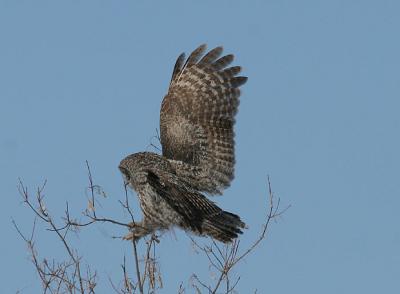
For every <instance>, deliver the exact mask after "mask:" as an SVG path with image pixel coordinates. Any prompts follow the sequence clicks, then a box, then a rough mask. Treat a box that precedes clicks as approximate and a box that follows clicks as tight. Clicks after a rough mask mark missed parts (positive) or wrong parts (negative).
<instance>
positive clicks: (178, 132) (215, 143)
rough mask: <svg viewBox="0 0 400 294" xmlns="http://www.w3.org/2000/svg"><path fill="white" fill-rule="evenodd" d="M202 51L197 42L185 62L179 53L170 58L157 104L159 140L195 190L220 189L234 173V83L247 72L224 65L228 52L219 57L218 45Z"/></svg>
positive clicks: (236, 85) (215, 191)
mask: <svg viewBox="0 0 400 294" xmlns="http://www.w3.org/2000/svg"><path fill="white" fill-rule="evenodd" d="M205 50H206V46H205V45H201V46H200V47H198V48H197V49H196V50H195V51H193V52H192V54H191V55H190V56H189V57H188V59H187V60H186V62H185V55H184V54H181V55H180V56H179V57H178V59H177V61H176V64H175V67H174V70H173V74H172V79H171V83H170V87H169V90H168V94H167V95H166V96H165V97H164V100H163V102H162V105H161V112H160V130H161V145H162V150H163V155H164V156H165V157H167V158H168V159H170V160H171V163H172V164H173V165H174V166H175V168H176V171H177V174H178V175H179V176H180V177H181V178H182V179H183V180H186V181H187V182H188V183H190V184H191V186H192V187H193V188H195V189H197V190H199V191H205V192H208V193H210V194H220V193H221V191H222V190H223V189H224V188H226V187H228V186H229V185H230V182H231V181H232V179H233V177H234V164H235V151H234V144H235V142H234V130H233V126H234V124H235V115H236V113H237V110H238V106H239V96H240V90H239V87H240V86H241V85H243V84H244V83H245V82H246V81H247V77H242V76H237V75H238V73H239V72H240V70H241V68H240V67H239V66H234V67H229V68H226V67H227V66H228V65H229V64H230V63H231V62H232V61H233V58H234V56H233V55H226V56H223V57H221V58H219V57H220V56H221V54H222V51H223V49H222V47H217V48H215V49H213V50H211V51H209V52H208V53H207V54H206V55H204V56H203V53H204V52H205ZM202 56H203V57H202ZM201 57H202V58H201Z"/></svg>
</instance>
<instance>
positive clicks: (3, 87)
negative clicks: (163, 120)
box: [0, 0, 400, 293]
mask: <svg viewBox="0 0 400 294" xmlns="http://www.w3.org/2000/svg"><path fill="white" fill-rule="evenodd" d="M399 13H400V4H399V2H398V1H281V0H280V1H252V2H250V1H241V2H239V1H228V0H224V1H201V3H200V2H199V1H146V2H144V1H141V2H139V1H34V2H33V1H6V0H3V1H1V2H0V40H1V41H0V44H1V46H0V178H1V179H2V181H1V185H0V194H1V196H2V199H3V203H2V205H1V206H0V212H1V213H0V215H1V231H2V235H3V236H2V238H1V239H2V241H1V242H0V252H2V254H1V260H2V262H1V266H0V276H1V277H2V278H1V280H2V283H0V292H1V293H15V292H16V291H17V290H21V291H22V292H21V293H38V292H39V289H40V288H39V286H40V285H39V281H38V278H37V276H36V273H35V272H34V269H33V266H32V265H31V264H30V261H29V256H28V253H27V250H26V247H25V245H24V244H23V242H22V240H21V239H20V238H19V236H18V235H17V233H16V232H15V230H14V228H13V227H12V224H11V218H14V219H15V220H16V221H17V222H18V224H20V226H21V228H22V229H23V230H24V232H29V231H30V228H31V225H32V220H33V216H32V214H31V213H30V212H29V211H28V210H27V209H26V208H25V207H24V206H23V205H22V204H21V199H20V198H19V195H18V192H17V183H18V178H19V177H20V178H22V179H23V181H24V183H25V184H26V185H27V186H28V187H29V189H30V191H33V190H34V189H35V187H37V186H39V185H41V184H42V183H43V181H44V180H45V179H47V181H48V184H47V188H46V201H47V205H48V208H49V210H50V211H52V212H53V214H55V215H61V214H62V212H63V210H64V207H65V203H66V201H68V202H69V204H70V209H71V210H72V211H73V213H75V214H76V215H79V211H80V210H82V209H83V208H85V206H86V198H85V188H86V187H87V185H88V183H87V175H86V169H85V160H88V161H89V162H90V165H91V167H92V172H93V176H94V179H95V181H96V183H97V184H99V185H101V186H102V187H103V189H104V190H105V191H106V193H107V195H108V197H107V198H106V199H104V201H102V204H103V208H102V211H103V212H104V214H107V215H109V216H114V217H116V218H124V217H125V219H126V217H127V216H126V215H123V213H122V211H121V210H120V208H119V206H118V199H121V198H122V197H123V187H122V178H121V175H120V173H119V171H118V168H117V166H118V163H119V161H120V160H121V159H122V158H123V157H124V156H126V155H127V154H129V153H133V152H137V151H143V150H146V149H148V145H149V142H150V140H151V138H152V136H154V135H155V134H156V131H155V130H156V128H158V123H159V117H158V114H159V107H160V103H161V100H162V97H163V95H164V94H165V93H166V90H167V87H168V83H169V80H170V75H171V71H172V68H173V65H174V62H175V59H176V57H177V56H178V55H179V54H180V53H181V52H182V51H186V52H189V51H190V50H192V49H194V48H195V47H196V46H198V45H199V44H201V43H208V44H209V47H210V48H211V47H213V46H217V45H224V47H225V52H227V53H235V55H236V64H238V65H241V66H243V68H244V74H245V75H247V76H248V77H249V81H248V83H247V84H246V85H245V86H244V87H243V95H242V99H241V105H240V111H239V114H238V117H237V124H236V134H237V135H236V150H237V153H236V157H237V165H236V178H235V180H234V182H233V184H232V186H231V187H230V188H229V189H228V190H226V192H225V194H224V196H223V197H219V198H214V200H216V201H217V203H218V204H220V205H221V206H222V207H224V208H225V209H227V210H230V211H232V212H235V213H238V214H240V215H241V217H242V218H243V219H244V220H245V221H246V223H247V224H248V225H249V229H248V230H247V231H246V232H245V234H244V235H243V237H242V242H243V244H245V245H246V244H250V243H251V241H252V240H254V239H255V238H256V236H257V234H258V232H259V230H260V228H261V224H262V222H263V215H264V212H265V211H264V210H265V197H266V193H267V185H266V178H267V175H270V177H271V182H272V188H273V190H274V192H275V194H276V196H279V197H280V198H281V204H282V205H283V206H285V205H289V204H290V205H291V206H292V207H291V208H290V209H289V210H288V211H287V212H286V213H285V214H284V215H283V217H281V218H280V219H279V220H278V221H277V222H275V223H273V224H272V226H271V230H270V232H269V235H268V238H267V240H266V242H265V243H264V244H263V245H262V246H261V247H260V248H259V249H258V251H257V252H256V253H255V254H254V255H252V256H250V257H248V258H246V260H245V261H244V262H243V263H241V264H240V266H239V267H238V268H237V272H238V273H240V274H241V276H242V278H241V281H240V283H239V286H238V291H239V293H249V292H250V291H254V290H255V289H258V293H267V292H268V293H293V292H296V293H398V292H399V291H400V282H399V279H398V277H399V274H400V252H399V248H400V226H399V223H400V214H399V212H398V210H399V207H400V180H399V174H400V173H399V171H400V155H399V150H400V139H399V129H400V115H399V110H400V72H399V68H400V54H399V52H400V39H399V37H398V33H399V28H400V18H399V17H398V16H399ZM132 195H133V194H132ZM133 199H135V198H133ZM124 233H125V232H124V231H123V230H121V229H120V228H115V227H112V226H101V225H99V226H96V227H92V228H90V229H87V230H83V231H82V233H81V234H80V235H79V237H78V238H73V243H74V245H75V246H76V247H77V248H79V249H80V251H81V253H82V254H83V255H84V259H85V262H88V263H89V264H91V265H92V266H93V268H95V269H96V270H97V271H98V274H99V277H100V279H99V281H100V282H99V285H98V289H99V293H107V292H108V293H109V291H110V285H109V282H108V277H109V276H110V277H112V278H115V279H116V280H118V278H119V277H120V275H119V270H120V267H119V266H120V264H121V262H122V258H123V256H124V254H126V255H127V256H129V255H130V252H131V251H130V250H131V248H130V246H129V244H127V243H123V242H121V241H119V240H114V239H111V238H110V236H111V235H114V234H124ZM58 244H59V243H57V240H56V239H55V236H53V234H52V233H50V232H46V231H43V230H39V228H38V231H37V246H38V248H39V249H40V251H39V253H40V254H41V255H42V256H47V257H53V256H54V257H55V258H57V257H59V256H60V252H59V251H60V250H59V245H58ZM158 256H159V260H160V263H161V270H162V272H163V273H164V286H165V287H164V289H163V291H161V293H174V292H176V289H178V287H179V284H180V282H183V283H184V285H186V286H187V285H188V279H189V277H190V274H191V273H192V272H197V273H199V274H201V275H202V277H204V278H205V279H206V278H207V277H208V278H210V275H209V273H208V270H207V263H206V261H205V260H204V259H205V258H204V257H201V256H198V255H196V254H195V253H194V252H193V250H192V248H191V245H190V241H189V240H188V238H187V237H186V236H185V234H184V233H182V232H180V231H178V230H176V231H175V233H172V234H165V235H164V236H163V237H162V242H161V245H160V246H159V247H158ZM210 279H211V278H210ZM190 292H191V290H190V291H189V293H190Z"/></svg>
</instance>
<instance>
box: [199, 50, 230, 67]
mask: <svg viewBox="0 0 400 294" xmlns="http://www.w3.org/2000/svg"><path fill="white" fill-rule="evenodd" d="M223 50H224V49H223V47H222V46H218V47H216V48H214V49H212V50H210V51H209V52H208V53H207V54H206V55H204V57H203V58H202V59H201V60H200V61H199V63H200V64H210V63H212V62H214V61H215V60H216V59H217V58H218V57H220V56H221V54H222V51H223Z"/></svg>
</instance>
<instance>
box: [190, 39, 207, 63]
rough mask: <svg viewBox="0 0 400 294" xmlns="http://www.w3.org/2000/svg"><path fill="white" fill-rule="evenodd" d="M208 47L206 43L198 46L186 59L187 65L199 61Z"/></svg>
mask: <svg viewBox="0 0 400 294" xmlns="http://www.w3.org/2000/svg"><path fill="white" fill-rule="evenodd" d="M206 49H207V45H206V44H201V45H200V46H199V47H197V48H196V49H195V50H194V51H193V52H192V53H191V54H190V55H189V58H188V59H187V61H186V65H185V66H190V65H193V64H195V63H197V61H199V59H200V57H201V55H203V53H204V51H205V50H206Z"/></svg>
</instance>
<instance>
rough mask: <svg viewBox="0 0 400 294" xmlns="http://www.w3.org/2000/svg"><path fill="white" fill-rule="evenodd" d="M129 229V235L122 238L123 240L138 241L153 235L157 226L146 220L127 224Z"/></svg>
mask: <svg viewBox="0 0 400 294" xmlns="http://www.w3.org/2000/svg"><path fill="white" fill-rule="evenodd" d="M129 227H130V228H129V233H128V234H127V235H126V236H124V237H123V239H124V240H132V239H133V240H139V239H140V238H142V237H145V236H147V235H149V234H152V233H154V232H155V231H156V230H157V229H158V227H157V226H155V225H154V224H152V223H149V222H147V221H146V220H142V221H141V222H132V223H129Z"/></svg>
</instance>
